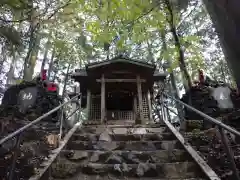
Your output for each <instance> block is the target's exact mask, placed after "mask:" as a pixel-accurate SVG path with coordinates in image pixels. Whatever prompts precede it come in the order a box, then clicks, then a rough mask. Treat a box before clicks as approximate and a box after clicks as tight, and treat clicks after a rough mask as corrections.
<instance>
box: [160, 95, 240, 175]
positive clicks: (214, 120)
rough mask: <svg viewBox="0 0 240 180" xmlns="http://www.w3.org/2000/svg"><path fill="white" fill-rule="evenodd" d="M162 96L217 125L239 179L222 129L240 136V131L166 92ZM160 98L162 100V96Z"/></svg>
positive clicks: (234, 171)
mask: <svg viewBox="0 0 240 180" xmlns="http://www.w3.org/2000/svg"><path fill="white" fill-rule="evenodd" d="M163 96H165V97H167V98H171V99H172V100H174V101H175V102H177V103H179V104H181V105H183V106H184V107H186V108H188V109H190V110H191V111H193V112H195V113H197V114H199V115H200V116H202V117H203V118H204V119H203V121H204V120H207V121H210V122H211V123H213V124H215V125H217V127H218V129H219V132H220V135H221V140H222V143H223V146H224V148H225V150H226V153H227V156H228V158H229V160H230V163H231V166H232V170H233V174H234V176H235V178H236V180H240V176H239V172H238V169H237V166H236V164H235V160H234V155H233V152H232V149H231V147H230V146H229V144H228V140H227V137H226V134H225V132H224V130H227V131H229V132H231V133H233V134H234V135H237V136H240V132H238V131H237V130H235V129H233V128H232V127H230V126H228V125H226V124H224V123H222V122H220V121H218V120H217V119H214V118H213V117H211V116H209V115H207V114H205V113H203V112H201V111H199V110H197V109H196V108H194V107H192V106H190V105H188V104H186V103H184V102H182V101H180V100H178V99H176V98H174V97H172V96H170V95H168V94H167V93H164V92H162V96H161V97H163ZM161 100H162V102H163V98H162V99H161ZM164 107H165V108H168V107H167V106H166V105H164V104H163V106H162V108H164Z"/></svg>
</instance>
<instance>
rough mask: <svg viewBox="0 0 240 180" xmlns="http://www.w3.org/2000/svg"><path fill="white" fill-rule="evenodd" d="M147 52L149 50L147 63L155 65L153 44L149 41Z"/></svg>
mask: <svg viewBox="0 0 240 180" xmlns="http://www.w3.org/2000/svg"><path fill="white" fill-rule="evenodd" d="M147 45H148V46H147V50H148V59H147V61H150V62H151V63H152V64H155V62H154V57H153V52H152V48H151V44H150V43H149V41H147Z"/></svg>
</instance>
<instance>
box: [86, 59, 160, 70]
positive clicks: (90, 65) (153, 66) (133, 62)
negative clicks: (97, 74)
mask: <svg viewBox="0 0 240 180" xmlns="http://www.w3.org/2000/svg"><path fill="white" fill-rule="evenodd" d="M119 62H120V63H128V64H134V65H137V66H142V67H146V68H150V69H155V68H156V66H155V65H153V64H149V63H146V62H143V61H139V60H134V59H130V58H126V57H123V56H117V57H115V58H113V59H110V60H105V61H101V62H94V63H90V64H87V65H86V69H91V68H97V67H101V66H105V65H109V64H114V63H119Z"/></svg>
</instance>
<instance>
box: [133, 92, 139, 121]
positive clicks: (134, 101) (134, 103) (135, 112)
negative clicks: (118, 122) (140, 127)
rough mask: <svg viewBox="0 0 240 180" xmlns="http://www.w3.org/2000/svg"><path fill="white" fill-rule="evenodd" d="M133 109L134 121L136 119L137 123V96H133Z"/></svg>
mask: <svg viewBox="0 0 240 180" xmlns="http://www.w3.org/2000/svg"><path fill="white" fill-rule="evenodd" d="M133 110H134V113H133V118H134V121H135V124H137V120H138V119H137V118H138V117H137V97H136V96H134V97H133Z"/></svg>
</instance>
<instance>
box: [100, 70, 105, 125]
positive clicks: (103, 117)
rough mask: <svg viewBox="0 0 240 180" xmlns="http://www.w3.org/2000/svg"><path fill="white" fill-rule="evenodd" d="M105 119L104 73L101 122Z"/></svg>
mask: <svg viewBox="0 0 240 180" xmlns="http://www.w3.org/2000/svg"><path fill="white" fill-rule="evenodd" d="M104 119H105V78H104V74H103V75H102V78H101V123H103V121H104Z"/></svg>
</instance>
